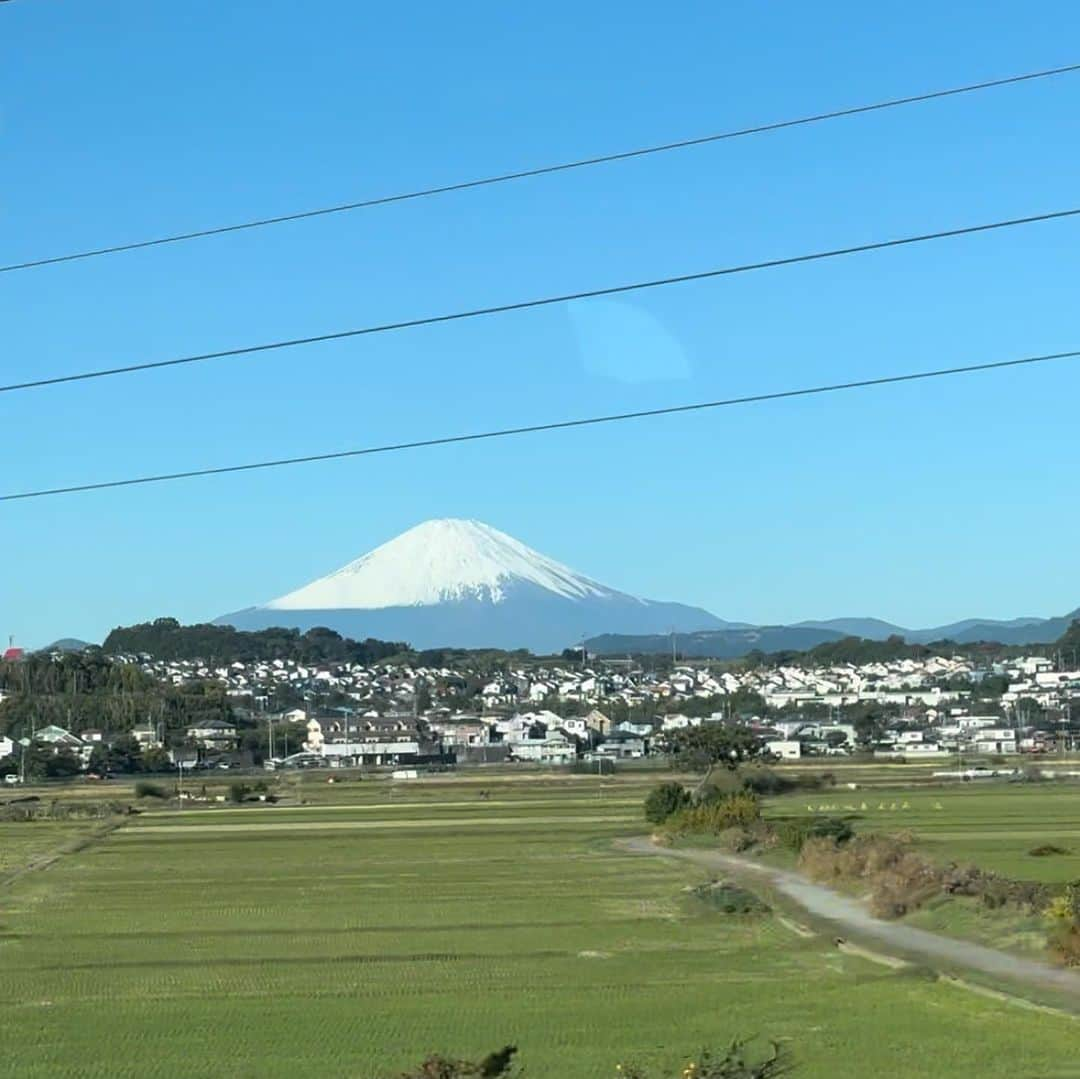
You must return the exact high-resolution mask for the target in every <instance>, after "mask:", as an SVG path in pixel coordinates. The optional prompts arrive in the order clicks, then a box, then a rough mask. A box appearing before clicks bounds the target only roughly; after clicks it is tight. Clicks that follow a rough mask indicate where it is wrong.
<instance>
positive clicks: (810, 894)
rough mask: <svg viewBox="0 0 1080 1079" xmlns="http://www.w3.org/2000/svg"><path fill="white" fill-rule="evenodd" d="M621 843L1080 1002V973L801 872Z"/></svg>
mask: <svg viewBox="0 0 1080 1079" xmlns="http://www.w3.org/2000/svg"><path fill="white" fill-rule="evenodd" d="M617 845H618V846H619V847H620V848H621V849H622V850H627V851H630V852H632V853H635V854H652V855H659V856H661V857H664V858H679V859H682V860H683V861H688V862H693V863H695V864H697V865H701V866H703V867H705V868H707V869H719V870H727V871H728V872H733V873H736V874H740V875H742V876H744V877H749V876H754V877H757V878H758V879H759V880H762V881H763V882H765V883H767V884H768V885H770V886H771V887H772V888H774V889H776V891H778V892H780V893H782V894H783V895H785V896H787V897H788V898H789V899H791V900H793V901H794V902H795V903H797V904H798V905H799V906H800V907H802V908H803V910H805V911H807V912H808V913H809V914H812V915H814V917H815V918H818V919H821V920H823V921H825V922H828V923H829V924H830V926H831V927H832V928H833V929H835V930H836V931H837V933H838V935H842V934H847V933H851V934H853V935H854V936H855V937H857V938H858V939H860V940H862V941H864V942H873V943H875V944H878V945H882V946H884V949H885V950H890V949H892V950H893V951H894V952H895V951H899V952H902V953H903V954H904V955H905V956H908V957H918V958H919V959H920V960H922V961H925V962H926V963H927V964H929V965H930V966H932V967H934V968H939V967H946V968H947V969H948V970H949V971H950V972H956V973H959V972H962V971H978V972H979V973H981V974H989V975H990V976H991V977H993V978H1001V979H1005V980H1008V981H1010V982H1013V983H1019V984H1022V985H1027V986H1034V987H1036V988H1039V989H1053V990H1058V991H1064V992H1066V993H1069V994H1070V995H1071V996H1072V997H1073V998H1074V999H1075V1000H1076V1001H1077V1003H1078V1004H1080V974H1078V973H1074V972H1073V971H1069V970H1060V969H1057V968H1055V967H1051V966H1048V965H1047V964H1045V963H1039V962H1036V961H1035V960H1033V959H1024V958H1021V957H1018V956H1015V955H1009V954H1007V953H1006V952H999V951H997V950H996V949H994V948H987V947H984V946H983V945H981V944H972V943H969V942H968V941H963V940H956V939H954V938H952V937H943V936H940V935H939V934H937V933H930V932H927V931H926V930H925V929H916V928H914V927H913V926H908V925H904V924H903V922H885V921H882V920H881V919H880V918H875V917H873V916H872V915H871V914H870V913H869V912H868V911H867V910H866V908H865V907H863V905H862V904H861V903H859V902H858V901H857V900H855V899H850V898H849V897H847V896H843V895H839V894H838V893H836V892H834V891H832V890H831V889H829V888H823V887H822V886H821V885H819V884H814V883H813V882H812V881H810V880H808V879H807V878H806V877H804V876H802V874H800V873H792V872H789V871H787V870H783V869H774V868H772V867H771V866H764V865H760V864H759V863H757V862H753V861H749V860H748V859H746V858H737V857H735V856H734V855H730V854H721V853H720V852H718V851H710V850H693V849H686V850H675V849H672V848H668V847H660V846H657V845H656V844H655V843H653V842H652V841H651V840H649V839H648V838H647V837H645V836H639V837H635V838H633V839H621V840H618V841H617Z"/></svg>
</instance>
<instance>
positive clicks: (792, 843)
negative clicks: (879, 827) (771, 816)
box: [774, 817, 855, 854]
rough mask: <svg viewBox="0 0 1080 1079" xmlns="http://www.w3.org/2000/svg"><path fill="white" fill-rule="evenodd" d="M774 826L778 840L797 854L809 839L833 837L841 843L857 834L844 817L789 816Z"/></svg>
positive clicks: (836, 841)
mask: <svg viewBox="0 0 1080 1079" xmlns="http://www.w3.org/2000/svg"><path fill="white" fill-rule="evenodd" d="M774 828H775V831H776V838H777V841H778V842H779V843H780V844H781V845H782V846H784V847H786V848H787V849H788V850H790V851H793V852H794V853H795V854H798V853H799V852H800V851H801V850H802V848H803V844H804V843H805V842H806V841H807V840H808V839H831V840H833V841H834V842H835V843H837V844H840V843H846V842H847V841H848V840H849V839H851V837H852V836H853V835H854V834H855V830H854V829H853V828H852V827H851V825H850V824H849V823H848V822H847V821H846V820H844V818H843V817H817V818H815V817H789V818H788V819H786V820H780V821H777V822H776V824H775V826H774Z"/></svg>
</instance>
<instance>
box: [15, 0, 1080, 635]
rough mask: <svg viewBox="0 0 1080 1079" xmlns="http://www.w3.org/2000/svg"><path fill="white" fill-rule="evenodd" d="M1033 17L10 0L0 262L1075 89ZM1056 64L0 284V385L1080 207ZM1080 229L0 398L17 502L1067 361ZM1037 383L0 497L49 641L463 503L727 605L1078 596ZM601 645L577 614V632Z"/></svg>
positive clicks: (753, 612) (1073, 453) (643, 582)
mask: <svg viewBox="0 0 1080 1079" xmlns="http://www.w3.org/2000/svg"><path fill="white" fill-rule="evenodd" d="M1077 30H1080V10H1077V8H1076V5H1075V4H1068V3H1047V4H1041V5H1038V6H1037V7H1036V8H1032V7H1030V6H1028V7H1024V6H1022V5H1017V4H1013V3H1008V4H1006V3H1000V4H995V3H985V2H981V3H974V2H972V3H954V4H949V5H941V4H931V3H904V4H892V3H890V4H875V5H866V4H857V3H848V2H844V3H833V4H830V5H814V6H806V5H796V4H785V5H781V4H760V3H752V2H749V0H747V2H733V3H727V4H704V3H691V4H685V5H677V6H675V7H674V8H671V7H669V8H667V9H664V10H661V9H660V8H658V7H657V6H656V5H655V4H645V3H636V2H630V3H620V4H617V5H616V4H606V3H598V4H592V5H581V4H573V5H571V4H569V3H549V4H545V5H543V6H541V7H536V6H528V5H525V6H521V5H505V4H468V3H467V4H464V5H453V6H450V7H448V6H447V5H443V4H423V3H421V4H418V5H411V6H406V7H398V8H391V7H389V6H387V5H357V4H347V3H345V2H343V0H315V2H312V3H309V4H304V5H297V4H284V3H277V2H266V0H261V2H260V3H258V4H256V3H253V2H246V0H242V2H241V0H238V2H234V3H230V4H226V5H222V4H220V3H210V2H208V0H191V2H189V3H186V4H182V5H163V4H146V3H139V2H135V0H98V2H97V3H94V4H85V3H76V2H75V0H54V2H52V3H49V4H42V3H34V2H31V0H16V2H15V3H11V4H4V5H3V6H2V7H0V50H2V51H0V58H2V59H0V248H2V253H3V258H2V260H0V261H3V262H10V261H15V260H19V259H23V258H33V257H37V256H43V255H50V254H54V253H59V252H64V251H68V250H72V249H78V248H82V247H86V246H97V245H99V244H103V243H109V242H116V241H123V240H127V239H141V238H145V237H148V236H153V235H157V234H159V233H161V232H163V231H173V230H183V229H187V228H198V227H202V226H206V225H213V224H217V223H224V222H229V221H232V220H236V219H244V218H247V217H251V216H259V215H269V214H275V213H280V212H288V211H290V210H293V209H297V208H303V207H307V206H317V205H320V204H325V203H334V202H339V201H347V200H351V199H355V198H363V197H368V196H375V195H380V194H384V193H391V192H394V191H398V190H403V189H409V188H413V187H417V186H426V185H429V184H438V183H445V182H453V181H456V180H460V179H465V178H470V177H474V176H481V175H484V174H487V173H491V172H499V171H503V170H507V169H517V168H523V167H529V166H532V165H536V164H541V163H546V162H551V161H558V160H563V159H569V158H575V157H579V156H585V155H590V154H594V153H602V152H608V151H617V150H620V149H624V148H628V147H632V146H637V145H643V144H648V143H652V142H658V141H665V140H668V139H677V138H682V137H692V136H695V135H698V134H702V133H706V132H711V131H717V130H723V129H725V128H729V127H736V126H743V125H746V124H754V123H759V122H767V121H770V120H774V119H780V118H784V117H790V116H796V115H800V114H803V113H807V112H816V111H820V110H826V109H832V108H837V107H843V106H847V105H851V104H857V103H860V102H866V101H873V100H876V99H880V98H885V97H891V96H895V95H903V94H908V93H914V92H919V91H922V90H928V89H935V88H940V87H944V86H949V85H956V84H960V83H964V82H969V81H976V80H981V79H985V78H995V77H1000V76H1004V75H1008V74H1012V73H1016V72H1020V71H1024V70H1030V69H1035V68H1041V67H1050V66H1057V65H1059V64H1066V63H1071V62H1075V61H1076V60H1077V59H1078V55H1077V54H1076V52H1075V50H1074V51H1073V52H1070V51H1068V50H1069V44H1068V43H1069V42H1070V41H1075V40H1076V39H1077V34H1076V31H1077ZM1078 104H1080V76H1078V75H1071V76H1064V77H1060V78H1057V79H1054V80H1048V81H1045V82H1041V83H1033V84H1027V85H1022V86H1018V87H1012V88H1008V89H999V90H991V91H987V92H985V93H982V94H978V95H970V96H966V97H961V98H956V99H950V100H946V101H940V102H935V103H931V104H925V105H918V106H913V107H910V108H906V109H896V110H891V111H889V112H887V113H882V114H877V115H873V116H864V117H859V118H854V119H849V120H842V121H837V122H834V123H831V124H827V125H817V126H814V127H809V128H803V129H798V130H794V131H788V132H784V133H777V134H772V135H765V136H761V137H756V138H752V139H745V140H738V141H735V142H728V143H724V144H720V145H712V146H707V147H702V148H697V149H691V150H686V151H681V152H678V153H672V154H666V155H661V156H658V157H653V158H649V159H645V160H638V161H633V162H629V163H625V164H619V165H611V166H604V167H599V168H596V169H591V170H586V171H581V172H576V173H572V174H566V175H560V176H555V177H548V178H543V179H536V180H530V181H525V182H521V183H516V184H509V185H504V186H501V187H498V188H490V189H485V190H483V191H473V192H464V193H460V194H454V195H448V196H445V197H442V198H436V199H430V200H426V201H423V202H415V203H410V204H407V205H398V206H391V207H385V208H379V209H374V210H368V211H362V212H359V213H354V214H349V215H339V216H333V217H327V218H323V219H319V220H316V221H312V222H306V223H297V224H289V225H283V226H280V227H277V228H274V229H267V230H262V231H257V232H251V233H245V234H242V235H236V236H230V237H222V238H218V239H210V240H205V241H200V242H197V243H192V244H187V245H177V246H174V247H171V248H168V249H162V250H154V251H146V252H138V253H134V254H128V255H123V256H116V257H107V258H101V259H95V260H91V261H87V262H83V263H76V264H71V265H66V266H59V267H48V268H43V269H38V270H32V271H27V272H24V273H18V274H7V275H4V276H3V277H2V278H0V326H2V327H3V333H2V338H0V341H2V348H3V352H2V360H0V369H2V373H3V376H4V377H3V381H10V380H15V379H21V378H34V377H38V376H40V375H43V374H51V373H63V372H68V371H76V370H80V369H84V368H93V367H99V366H106V365H110V364H113V363H125V362H132V361H139V360H143V359H158V358H167V357H170V356H174V355H180V354H183V353H186V352H192V351H203V350H208V349H214V348H219V347H225V348H227V347H230V346H235V345H242V344H248V343H251V342H256V341H263V340H272V339H274V338H277V337H290V336H297V335H304V334H309V333H319V332H322V331H326V330H333V329H338V328H347V327H350V326H359V325H363V324H365V323H370V322H381V321H386V320H393V319H399V318H410V317H415V316H420V315H425V314H431V313H439V312H443V311H451V310H454V309H456V308H460V307H472V306H476V305H485V304H489V303H499V302H505V301H513V300H517V299H522V298H527V297H530V296H534V295H543V294H547V293H553V292H562V291H565V290H573V289H578V288H590V287H596V286H602V285H606V284H614V283H618V282H621V281H628V280H633V279H635V278H642V277H653V276H658V275H664V274H669V273H670V274H675V273H682V272H688V271H694V270H698V269H705V268H708V267H712V266H721V265H726V264H732V263H738V262H743V261H748V260H756V259H760V258H770V257H777V256H784V255H788V254H795V253H799V252H803V251H810V250H814V249H818V248H822V247H829V246H834V245H837V244H848V243H850V244H856V243H860V242H866V241H871V240H874V239H880V238H885V237H890V236H898V235H903V234H907V233H913V232H919V231H924V230H927V229H934V228H938V227H950V226H954V225H961V224H966V223H974V222H978V221H982V220H992V219H995V218H1002V217H1010V216H1018V215H1024V214H1028V213H1038V212H1041V211H1045V210H1053V209H1059V208H1064V207H1068V206H1074V205H1080V194H1078V192H1080V188H1078V185H1077V182H1076V181H1077V173H1078V165H1080V138H1078V134H1080V132H1078V126H1080V124H1078V117H1080V110H1078V108H1077V106H1078ZM1078 242H1080V223H1078V222H1065V223H1060V224H1050V225H1038V226H1033V227H1030V228H1026V229H1022V230H1021V229H1018V230H1012V231H1009V232H1007V233H998V234H994V235H989V236H982V237H976V238H969V239H962V240H955V241H945V242H941V243H937V244H932V245H925V246H920V247H917V248H911V249H906V250H901V251H893V252H884V253H878V254H870V255H866V256H861V257H858V258H851V259H846V260H838V261H833V262H829V263H821V264H816V265H812V266H804V267H801V268H790V269H781V270H775V271H768V272H762V273H755V274H749V275H744V276H740V277H735V278H728V279H724V280H720V281H711V282H704V283H699V284H692V285H684V286H678V287H674V288H671V289H664V290H655V291H651V292H648V293H642V294H639V295H634V296H628V297H624V298H622V299H621V300H619V301H618V302H615V301H605V302H603V303H596V304H593V305H592V306H590V305H589V304H588V303H582V304H578V305H574V306H573V307H572V308H567V307H553V308H546V309H543V310H538V311H533V312H525V313H518V314H510V315H506V316H500V317H497V318H491V319H484V320H477V321H473V322H469V323H460V324H455V325H451V326H442V327H433V328H426V329H419V330H413V331H408V332H404V333H400V334H393V335H384V336H380V337H372V338H365V339H362V340H352V341H344V342H340V343H335V344H327V345H319V346H315V347H311V348H307V349H303V350H294V351H286V352H280V353H275V354H267V355H264V356H256V357H249V358H246V359H244V358H241V359H232V360H224V361H220V362H217V363H212V364H206V365H202V366H198V367H192V368H184V369H177V370H171V371H165V372H156V373H149V374H145V375H139V376H133V377H128V378H119V379H108V380H101V381H98V382H95V383H87V384H82V385H79V384H76V385H72V386H64V387H59V388H55V389H50V390H43V391H33V392H28V393H22V394H10V395H6V396H5V397H3V398H0V430H2V432H3V446H4V457H5V461H6V467H5V468H4V480H3V482H2V485H0V486H2V487H3V489H4V492H5V493H6V492H12V491H17V490H23V489H30V488H36V487H48V486H55V485H58V484H63V483H68V482H76V483H77V482H84V481H90V482H92V481H95V480H99V479H109V478H114V477H121V476H125V475H130V474H138V473H145V472H153V471H159V470H162V471H166V470H174V469H182V468H187V467H201V466H208V465H216V464H223V463H233V462H243V461H247V460H256V459H259V458H263V457H277V456H288V455H292V454H302V453H311V452H323V451H327V452H329V451H334V450H339V449H347V448H350V447H356V446H363V445H367V444H375V443H381V442H386V441H396V440H407V439H412V438H424V437H432V436H439V435H444V434H454V433H458V432H463V431H468V430H472V429H479V428H486V427H492V426H500V425H506V424H519V423H522V424H524V423H532V422H542V421H544V420H547V419H550V418H559V417H564V416H577V415H588V414H590V413H595V412H608V411H623V410H632V409H638V408H649V407H656V406H662V405H667V404H677V403H680V402H684V401H691V400H695V399H703V398H713V397H721V396H730V395H736V394H744V393H754V392H759V391H762V392H765V391H770V390H774V389H781V388H787V387H791V386H798V385H803V384H812V383H818V382H826V381H834V380H842V379H849V378H853V377H861V376H871V377H872V376H875V375H881V374H888V373H892V372H895V371H901V370H908V369H917V368H922V367H932V366H938V365H942V364H954V363H968V362H979V361H982V360H989V359H1007V358H1011V357H1015V356H1022V355H1027V354H1034V353H1040V352H1048V351H1057V350H1064V349H1072V348H1077V347H1080V327H1078V326H1077V325H1076V322H1077V311H1078V310H1080V306H1078V304H1077V297H1076V281H1077V276H1076V269H1077V254H1076V253H1077V250H1078V246H1080V245H1078ZM1078 390H1080V365H1073V366H1069V365H1068V364H1062V365H1055V366H1051V367H1046V368H1042V369H1031V370H1021V371H1013V372H1006V373H1000V374H991V375H985V376H977V377H970V378H965V379H957V380H955V381H952V382H946V381H938V382H932V383H924V384H914V385H910V386H906V387H902V388H895V389H888V390H868V391H862V392H858V393H851V394H845V395H836V396H834V397H823V398H813V399H809V400H804V401H799V402H787V403H779V404H768V405H755V406H750V407H746V408H743V409H737V410H736V409H732V410H725V411H723V412H720V413H712V414H709V413H706V414H700V415H696V416H684V417H679V418H672V419H663V420H655V421H648V422H642V423H635V424H626V425H623V426H619V427H607V428H599V429H594V430H582V431H575V432H568V433H563V434H559V435H551V436H529V437H524V438H521V439H517V440H513V441H505V442H502V443H498V444H494V443H488V444H479V445H475V446H462V447H455V448H448V449H437V450H421V451H417V452H413V453H404V454H400V455H396V456H387V457H382V458H370V459H366V460H353V461H343V462H340V463H333V464H327V465H315V466H306V467H298V468H292V469H282V470H278V471H275V472H267V473H262V474H253V475H245V476H234V477H222V478H217V479H210V480H203V481H193V482H180V483H175V484H169V485H162V486H160V487H147V488H142V489H136V490H126V491H124V490H121V491H115V492H105V493H101V494H93V495H76V496H71V497H63V498H55V499H44V500H38V501H29V502H25V503H20V502H16V503H7V504H3V505H0V551H2V553H3V565H4V567H5V568H4V573H3V577H2V579H0V632H2V633H4V634H7V633H14V634H16V635H17V637H18V638H19V639H20V640H22V641H23V642H25V643H27V644H30V645H34V644H41V643H44V642H45V641H47V640H49V639H51V638H53V637H55V636H58V635H61V634H65V635H66V634H72V635H78V636H84V637H87V638H90V639H100V638H101V636H102V635H103V634H104V633H106V632H107V631H108V629H109V628H110V627H111V626H113V625H116V624H122V623H128V622H132V621H137V620H143V619H146V618H151V617H155V616H159V615H164V614H172V615H175V616H177V617H179V618H181V619H184V620H202V619H206V618H210V617H213V616H215V615H217V614H219V613H221V612H223V611H228V610H234V609H237V608H239V607H243V606H248V605H251V604H255V603H259V602H264V601H266V600H268V599H270V598H272V597H273V596H276V595H279V594H281V593H283V592H285V591H288V590H290V589H292V588H295V587H297V586H298V585H300V584H302V583H303V582H305V581H306V580H308V579H310V578H312V577H314V576H317V575H320V574H322V573H325V572H327V571H329V570H330V569H332V568H334V567H336V566H338V565H340V564H341V563H343V562H345V561H347V560H348V559H350V558H353V557H355V556H357V555H358V554H360V553H361V552H363V551H364V550H366V549H368V548H370V547H372V546H374V545H375V544H377V543H379V542H382V541H384V540H386V539H388V538H390V537H392V536H393V535H395V534H396V533H398V532H399V531H401V530H403V529H404V528H407V527H409V526H410V525H412V524H415V523H417V522H418V521H421V520H423V519H425V518H428V517H439V516H463V517H475V518H478V519H481V520H484V521H487V522H489V523H491V524H493V525H495V526H496V527H499V528H502V529H504V530H506V531H508V532H510V533H512V534H513V535H515V536H517V537H518V538H520V539H522V540H524V541H525V542H527V543H529V544H531V545H533V546H535V547H537V548H539V549H540V550H542V551H544V552H545V553H547V554H550V555H552V556H554V557H557V558H559V559H561V560H563V561H565V562H568V563H570V564H571V565H573V566H574V567H575V568H578V569H580V570H582V571H583V572H586V573H588V574H590V575H591V576H594V577H597V578H599V579H601V580H603V581H605V582H606V583H609V584H611V585H613V586H615V587H619V588H623V589H626V590H628V591H633V592H637V593H639V594H643V595H647V596H650V597H653V598H658V599H666V600H680V601H684V602H691V603H697V604H701V605H703V606H706V607H708V608H709V609H711V610H712V611H714V612H715V613H716V614H718V615H720V616H721V617H725V618H729V619H739V620H750V621H792V620H797V619H802V618H811V617H817V618H820V617H829V616H838V615H854V614H874V615H877V616H879V617H884V618H888V619H891V620H895V621H898V622H901V623H904V624H908V625H926V624H934V623H938V622H943V621H947V620H951V619H953V618H958V617H966V616H972V615H982V616H998V617H1009V616H1015V615H1021V614H1051V613H1061V612H1063V611H1066V610H1069V609H1072V608H1073V607H1075V606H1077V605H1078V604H1080V580H1077V574H1076V572H1075V547H1076V541H1075V536H1076V534H1077V529H1078V526H1080V502H1078V500H1077V498H1076V495H1075V482H1074V479H1073V477H1074V473H1075V467H1076V464H1077V459H1078V451H1077V449H1076V446H1075V444H1074V439H1073V437H1072V435H1073V430H1074V427H1075V413H1076V409H1075V404H1074V402H1075V401H1076V399H1077V396H1076V395H1077V392H1078ZM598 628H602V627H598Z"/></svg>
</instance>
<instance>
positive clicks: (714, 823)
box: [664, 792, 761, 836]
mask: <svg viewBox="0 0 1080 1079" xmlns="http://www.w3.org/2000/svg"><path fill="white" fill-rule="evenodd" d="M760 819H761V804H760V803H759V802H758V800H757V798H756V797H755V796H754V795H752V794H748V793H745V792H744V793H742V794H729V795H728V796H727V797H726V798H722V799H720V800H719V801H717V802H711V803H710V804H708V805H695V806H689V807H687V808H686V809H681V810H679V812H678V813H675V814H673V815H672V816H670V817H669V818H668V819H667V820H666V821H665V822H664V824H665V829H666V830H667V832H668V833H669V834H670V835H673V836H680V835H695V834H708V835H719V834H720V833H721V832H726V831H728V830H729V829H731V828H746V827H748V826H749V825H751V824H755V823H756V822H757V821H759V820H760Z"/></svg>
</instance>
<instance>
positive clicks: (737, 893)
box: [694, 880, 769, 914]
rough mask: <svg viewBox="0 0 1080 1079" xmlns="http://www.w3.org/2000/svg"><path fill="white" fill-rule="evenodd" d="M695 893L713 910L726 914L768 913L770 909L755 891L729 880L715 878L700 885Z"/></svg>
mask: <svg viewBox="0 0 1080 1079" xmlns="http://www.w3.org/2000/svg"><path fill="white" fill-rule="evenodd" d="M694 895H695V896H696V897H697V898H698V899H700V900H701V901H702V902H703V903H705V904H707V905H708V906H710V907H712V908H713V910H718V911H721V912H722V913H724V914H767V913H768V911H769V906H768V904H766V903H764V902H762V900H760V899H759V898H758V897H757V896H756V895H754V893H753V892H749V891H747V890H746V889H745V888H741V887H740V886H739V885H738V884H734V883H732V882H731V881H729V880H714V881H711V882H710V883H709V884H702V885H699V886H698V887H697V888H695V889H694Z"/></svg>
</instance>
